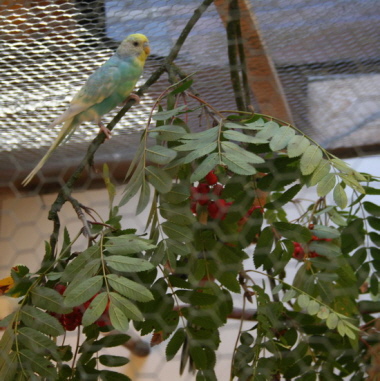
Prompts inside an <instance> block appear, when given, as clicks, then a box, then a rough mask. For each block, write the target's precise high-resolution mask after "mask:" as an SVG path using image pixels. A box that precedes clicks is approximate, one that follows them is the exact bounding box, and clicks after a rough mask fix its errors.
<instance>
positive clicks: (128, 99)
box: [123, 93, 140, 106]
mask: <svg viewBox="0 0 380 381" xmlns="http://www.w3.org/2000/svg"><path fill="white" fill-rule="evenodd" d="M131 99H133V100H134V101H135V102H136V104H140V97H139V96H138V95H137V94H135V93H131V94H130V95H129V96H128V97H127V99H126V100H125V101H124V102H123V106H125V105H126V104H127V103H128V101H130V100H131Z"/></svg>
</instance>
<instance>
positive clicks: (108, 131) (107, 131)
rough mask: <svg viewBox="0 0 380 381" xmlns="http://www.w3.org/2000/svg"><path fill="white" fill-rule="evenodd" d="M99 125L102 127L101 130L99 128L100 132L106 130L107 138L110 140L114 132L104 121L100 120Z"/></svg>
mask: <svg viewBox="0 0 380 381" xmlns="http://www.w3.org/2000/svg"><path fill="white" fill-rule="evenodd" d="M98 126H99V128H100V130H99V134H100V133H101V132H104V135H106V139H107V140H108V139H111V137H112V132H111V131H110V130H109V129H108V128H107V127H106V126H105V125H104V124H103V123H102V122H99V123H98Z"/></svg>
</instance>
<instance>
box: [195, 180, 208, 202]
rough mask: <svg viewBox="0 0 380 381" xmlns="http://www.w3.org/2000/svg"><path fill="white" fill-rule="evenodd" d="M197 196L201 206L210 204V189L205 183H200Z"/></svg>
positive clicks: (196, 198)
mask: <svg viewBox="0 0 380 381" xmlns="http://www.w3.org/2000/svg"><path fill="white" fill-rule="evenodd" d="M197 192H198V193H197V194H196V197H195V200H196V201H198V202H199V204H200V205H207V204H208V203H209V202H210V198H209V196H208V193H209V192H210V187H209V186H208V185H207V184H205V183H199V184H198V186H197Z"/></svg>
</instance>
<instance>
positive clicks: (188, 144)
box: [174, 139, 215, 152]
mask: <svg viewBox="0 0 380 381" xmlns="http://www.w3.org/2000/svg"><path fill="white" fill-rule="evenodd" d="M181 143H182V144H181V145H177V146H175V147H174V149H175V150H176V151H179V152H186V151H195V150H197V149H204V148H205V147H206V148H207V147H208V146H209V145H210V144H213V143H215V140H211V141H210V140H208V139H203V140H200V141H198V140H185V141H184V140H181Z"/></svg>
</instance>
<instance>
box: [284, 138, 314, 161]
mask: <svg viewBox="0 0 380 381" xmlns="http://www.w3.org/2000/svg"><path fill="white" fill-rule="evenodd" d="M309 145H310V141H309V139H306V138H305V137H304V136H302V135H296V136H293V137H292V138H291V139H290V140H289V142H288V147H287V150H288V157H298V156H301V155H302V154H303V153H304V152H305V151H306V148H307V147H309Z"/></svg>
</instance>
